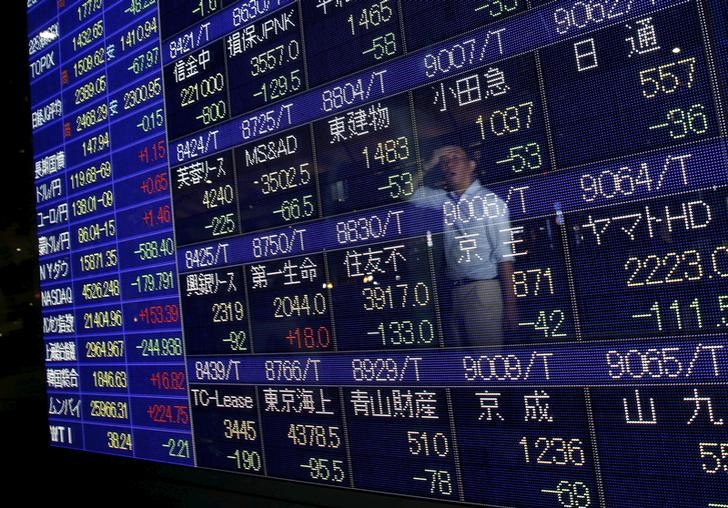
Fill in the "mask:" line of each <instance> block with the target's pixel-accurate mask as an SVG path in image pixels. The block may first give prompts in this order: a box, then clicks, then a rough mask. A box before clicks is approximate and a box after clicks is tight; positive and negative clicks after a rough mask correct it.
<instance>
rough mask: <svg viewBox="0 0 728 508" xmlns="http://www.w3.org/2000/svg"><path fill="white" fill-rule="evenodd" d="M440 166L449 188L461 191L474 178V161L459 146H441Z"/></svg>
mask: <svg viewBox="0 0 728 508" xmlns="http://www.w3.org/2000/svg"><path fill="white" fill-rule="evenodd" d="M440 166H441V167H442V171H443V173H444V174H445V179H446V180H447V184H448V186H449V187H450V189H451V190H454V191H456V192H463V191H465V189H467V188H468V187H469V186H470V184H471V183H473V180H475V162H473V161H471V160H470V159H468V155H467V154H466V153H465V150H463V149H462V148H460V147H459V146H446V147H444V148H442V154H441V155H440Z"/></svg>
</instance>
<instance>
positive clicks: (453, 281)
mask: <svg viewBox="0 0 728 508" xmlns="http://www.w3.org/2000/svg"><path fill="white" fill-rule="evenodd" d="M484 280H498V277H493V278H492V279H450V285H452V286H453V287H457V286H466V285H468V284H471V283H473V282H480V281H484Z"/></svg>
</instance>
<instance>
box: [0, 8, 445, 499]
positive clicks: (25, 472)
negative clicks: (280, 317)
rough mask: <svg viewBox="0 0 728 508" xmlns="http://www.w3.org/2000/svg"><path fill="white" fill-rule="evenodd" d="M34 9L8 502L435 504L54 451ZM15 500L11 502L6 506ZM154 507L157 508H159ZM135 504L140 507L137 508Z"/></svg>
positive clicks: (8, 307)
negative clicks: (36, 157) (42, 288)
mask: <svg viewBox="0 0 728 508" xmlns="http://www.w3.org/2000/svg"><path fill="white" fill-rule="evenodd" d="M25 11H26V4H25V2H24V1H22V0H11V1H9V2H5V3H4V9H3V15H4V24H3V30H2V31H1V32H2V38H3V46H2V47H3V48H4V50H5V51H4V57H3V61H4V62H5V63H4V73H3V74H2V80H3V85H4V90H5V92H4V93H3V96H4V97H3V99H4V104H3V106H4V107H3V113H4V114H3V122H4V126H3V129H2V132H3V134H2V139H3V156H4V160H3V162H2V163H0V168H1V169H2V179H1V180H0V181H1V183H0V450H1V451H2V455H1V456H2V459H3V460H2V463H3V466H4V469H5V470H6V471H9V476H8V473H4V474H3V477H2V485H3V490H4V492H3V493H4V495H5V498H6V499H9V498H10V497H11V496H12V495H14V494H18V495H19V496H22V497H20V499H21V500H22V501H23V502H24V504H30V503H31V502H32V501H41V502H52V503H54V504H58V505H67V504H70V503H72V502H75V503H78V502H83V501H91V502H93V503H94V506H95V507H97V508H100V507H107V506H123V505H125V506H129V505H130V504H131V503H137V504H139V503H143V506H147V505H153V506H157V507H167V506H189V507H197V506H203V507H207V506H255V507H256V508H257V507H261V508H267V507H298V506H301V507H303V506H331V507H335V506H346V507H347V508H357V507H371V506H398V507H403V508H408V507H412V508H414V507H425V506H436V505H435V504H434V503H429V502H425V501H418V500H411V499H401V498H394V497H390V496H380V495H374V494H365V493H355V492H351V491H347V490H342V489H332V488H324V487H318V486H309V485H303V484H297V483H292V482H284V481H279V480H260V479H256V478H252V477H246V476H242V475H234V474H230V473H223V472H216V471H209V470H195V469H192V468H186V467H177V466H168V465H165V464H157V463H152V462H145V461H136V460H129V459H121V458H115V457H110V456H105V455H97V454H90V453H83V452H76V451H66V450H60V449H57V448H51V447H49V446H48V427H47V408H46V404H47V402H46V397H45V372H44V350H43V338H42V333H41V326H40V325H41V314H40V298H39V296H40V295H39V292H38V288H39V282H38V268H37V266H38V265H37V262H38V260H37V252H38V250H37V249H38V247H37V240H36V228H35V224H36V221H35V197H34V187H33V155H32V138H31V122H30V102H29V88H28V87H29V85H28V61H27V49H28V47H27V34H26V32H25V27H26V20H25ZM6 502H9V501H6ZM152 503H153V504H152ZM132 506H133V505H132Z"/></svg>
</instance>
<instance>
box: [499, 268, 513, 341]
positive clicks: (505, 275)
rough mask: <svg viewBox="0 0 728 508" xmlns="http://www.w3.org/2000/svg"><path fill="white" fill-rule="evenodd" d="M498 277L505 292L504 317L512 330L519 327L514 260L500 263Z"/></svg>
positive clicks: (502, 290) (507, 325)
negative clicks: (514, 289)
mask: <svg viewBox="0 0 728 508" xmlns="http://www.w3.org/2000/svg"><path fill="white" fill-rule="evenodd" d="M498 278H499V279H500V281H501V292H502V293H503V317H504V319H505V325H506V327H507V328H508V329H510V330H515V329H516V328H518V308H517V307H516V294H515V293H514V292H513V261H501V262H500V263H498Z"/></svg>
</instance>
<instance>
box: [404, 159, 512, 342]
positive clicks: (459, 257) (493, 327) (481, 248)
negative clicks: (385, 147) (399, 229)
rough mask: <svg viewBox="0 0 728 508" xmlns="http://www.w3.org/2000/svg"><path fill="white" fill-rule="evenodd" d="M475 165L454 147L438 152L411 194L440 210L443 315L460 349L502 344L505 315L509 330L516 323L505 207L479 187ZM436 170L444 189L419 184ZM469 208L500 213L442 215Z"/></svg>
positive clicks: (487, 191)
mask: <svg viewBox="0 0 728 508" xmlns="http://www.w3.org/2000/svg"><path fill="white" fill-rule="evenodd" d="M476 166H477V164H476V162H475V161H474V160H472V159H471V158H469V157H468V154H467V153H466V152H465V150H463V149H462V148H461V147H459V146H444V147H442V148H438V149H437V150H435V152H434V153H433V155H432V157H431V159H430V160H429V161H427V162H426V163H425V164H424V168H423V172H422V174H421V175H420V176H419V178H418V181H417V182H416V183H417V186H418V187H419V188H418V189H417V192H415V194H414V195H413V196H412V198H413V199H414V200H416V202H417V203H418V205H419V206H427V207H429V208H435V209H438V210H443V221H444V222H443V224H444V226H443V227H444V232H443V244H444V245H443V248H444V253H445V262H446V265H447V279H446V280H447V284H448V285H449V286H450V289H451V307H450V312H449V313H448V312H446V313H445V318H446V319H445V322H446V330H447V334H448V335H447V339H449V340H450V341H453V343H455V344H458V345H463V346H482V345H498V344H501V343H502V341H503V321H504V316H505V323H506V325H507V326H509V327H511V326H515V322H516V320H517V319H516V313H515V295H514V294H513V291H512V284H511V279H512V274H513V262H512V255H511V250H510V248H509V242H510V240H511V239H510V236H509V233H508V229H509V227H510V225H509V223H508V209H507V207H506V205H505V203H504V202H503V201H502V200H500V199H499V198H498V197H496V196H495V194H493V193H492V192H490V191H489V190H488V189H486V188H485V187H483V186H482V185H481V184H480V182H479V181H478V178H477V176H476ZM435 168H439V169H440V170H441V171H442V174H443V177H444V182H443V183H444V186H443V185H438V186H437V187H435V188H433V187H429V186H423V185H422V182H423V180H424V179H425V178H426V177H427V174H428V173H431V172H432V170H433V169H435ZM443 187H444V188H443ZM470 204H474V205H475V206H476V208H477V209H479V210H483V207H484V206H486V204H491V206H490V207H488V209H489V210H499V211H500V212H501V213H488V214H487V217H486V216H485V215H484V214H481V215H480V217H478V218H477V219H475V218H473V219H471V220H467V223H465V221H461V220H453V216H454V215H453V214H448V213H446V211H447V210H450V211H452V210H455V209H456V208H457V207H458V206H460V207H461V209H462V210H467V209H468V208H469V205H470ZM500 281H503V283H502V284H501V282H500ZM501 286H502V287H501Z"/></svg>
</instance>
